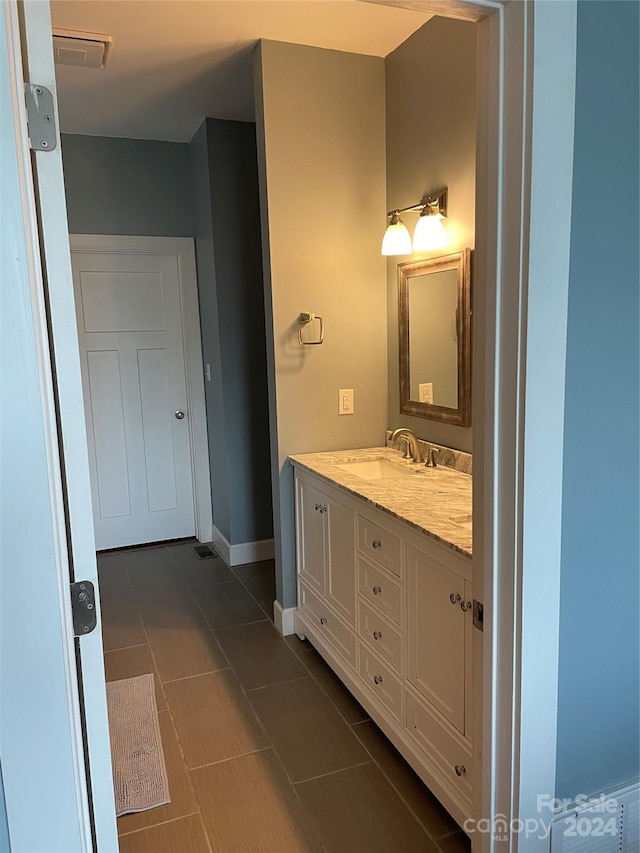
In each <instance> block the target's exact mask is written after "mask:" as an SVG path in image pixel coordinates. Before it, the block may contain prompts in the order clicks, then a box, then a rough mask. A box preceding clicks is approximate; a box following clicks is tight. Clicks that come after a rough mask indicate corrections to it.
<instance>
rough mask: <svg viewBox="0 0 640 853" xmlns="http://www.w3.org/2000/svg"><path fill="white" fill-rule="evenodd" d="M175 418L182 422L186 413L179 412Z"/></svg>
mask: <svg viewBox="0 0 640 853" xmlns="http://www.w3.org/2000/svg"><path fill="white" fill-rule="evenodd" d="M174 417H175V419H176V420H177V421H181V420H182V419H183V418H184V412H180V411H178V412H176V413H175V415H174Z"/></svg>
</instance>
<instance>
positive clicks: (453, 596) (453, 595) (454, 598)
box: [449, 592, 462, 604]
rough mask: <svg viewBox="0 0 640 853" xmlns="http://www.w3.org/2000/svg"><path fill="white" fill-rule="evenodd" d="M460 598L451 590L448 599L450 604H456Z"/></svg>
mask: <svg viewBox="0 0 640 853" xmlns="http://www.w3.org/2000/svg"><path fill="white" fill-rule="evenodd" d="M461 600H462V598H461V596H459V595H458V593H457V592H452V593H451V595H450V596H449V601H450V602H451V603H452V604H457V603H458V602H459V601H461Z"/></svg>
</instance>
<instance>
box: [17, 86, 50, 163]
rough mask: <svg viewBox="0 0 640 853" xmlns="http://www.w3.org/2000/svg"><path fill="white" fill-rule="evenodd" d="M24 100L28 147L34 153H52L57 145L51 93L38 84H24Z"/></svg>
mask: <svg viewBox="0 0 640 853" xmlns="http://www.w3.org/2000/svg"><path fill="white" fill-rule="evenodd" d="M24 99H25V102H26V104H27V124H28V128H29V146H30V147H31V148H32V149H33V150H34V151H53V149H54V148H55V147H56V145H57V144H58V137H57V133H56V118H55V116H56V113H55V109H54V105H53V95H52V94H51V91H50V90H49V89H47V87H46V86H41V85H40V84H39V83H25V84H24Z"/></svg>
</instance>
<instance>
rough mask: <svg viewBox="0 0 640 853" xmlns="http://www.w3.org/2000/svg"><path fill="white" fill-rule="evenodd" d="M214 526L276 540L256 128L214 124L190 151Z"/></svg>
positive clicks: (239, 538) (238, 538) (246, 538)
mask: <svg viewBox="0 0 640 853" xmlns="http://www.w3.org/2000/svg"><path fill="white" fill-rule="evenodd" d="M189 150H190V156H191V167H192V180H193V188H194V200H195V211H196V223H197V231H196V256H197V263H198V288H199V294H200V322H201V327H202V340H203V351H204V352H203V354H204V361H205V363H209V364H210V365H211V370H212V376H211V382H206V383H205V393H206V404H207V417H208V425H209V453H210V463H211V479H212V485H213V488H212V499H213V516H214V524H215V525H216V527H217V528H218V530H220V532H221V533H222V534H223V535H224V536H225V537H226V538H227V539H228V540H229V542H231V544H232V545H235V544H239V543H242V542H255V541H260V540H263V539H271V537H272V535H273V523H272V513H271V474H270V464H269V420H268V402H267V369H266V355H265V346H266V344H265V323H264V297H263V285H262V253H261V243H260V205H259V194H258V172H257V168H258V167H257V154H256V133H255V125H254V124H253V123H248V122H237V121H222V120H217V119H206V120H205V121H204V122H203V124H202V125H201V127H200V129H199V130H198V132H197V133H196V135H195V136H194V138H193V139H192V141H191V143H190V145H189Z"/></svg>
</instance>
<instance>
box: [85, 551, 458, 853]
mask: <svg viewBox="0 0 640 853" xmlns="http://www.w3.org/2000/svg"><path fill="white" fill-rule="evenodd" d="M194 544H195V543H180V544H174V545H169V546H167V547H154V548H141V549H133V550H127V551H122V552H119V553H109V554H106V555H103V556H99V558H98V570H99V576H100V592H101V601H102V618H103V638H104V649H105V667H106V675H107V680H108V681H111V680H115V679H118V678H128V677H131V676H134V675H140V674H142V673H145V672H153V673H154V674H155V677H156V695H157V700H158V715H159V720H160V729H161V735H162V743H163V748H164V752H165V760H166V764H167V772H168V776H169V785H170V794H171V803H170V804H169V805H166V806H161V807H159V808H156V809H151V810H150V811H147V812H141V813H139V814H132V815H125V816H123V817H122V818H119V820H118V832H119V835H120V849H121V850H122V851H124V853H165V851H166V853H201V851H202V853H206V851H211V853H302V852H303V851H314V853H316V852H317V853H322V851H330V853H334V851H335V853H468V851H469V850H470V845H469V841H468V839H467V838H466V836H465V835H464V833H462V832H461V831H460V830H459V829H458V827H457V825H456V823H455V822H454V821H453V820H452V818H451V817H450V816H449V815H448V814H447V812H446V811H445V810H444V809H443V808H442V807H441V806H440V804H439V803H438V802H437V800H436V799H435V798H434V797H433V796H432V795H431V794H430V793H429V791H428V790H427V788H426V787H425V786H424V785H423V784H422V782H421V781H420V779H419V778H418V777H417V776H416V775H415V773H414V772H413V771H412V770H411V768H410V767H409V766H408V764H407V763H406V762H405V761H404V760H403V759H402V757H401V756H400V755H399V753H398V752H397V751H396V750H395V749H394V747H393V746H392V745H391V744H390V743H389V741H388V740H387V739H386V738H385V736H384V735H383V734H382V733H381V732H380V730H379V729H378V728H377V726H376V725H375V724H374V723H373V722H371V720H369V718H368V717H367V714H366V712H365V711H364V710H363V708H362V707H361V706H360V705H359V704H358V702H356V700H355V699H354V698H353V697H352V695H351V694H350V693H349V691H348V690H347V689H346V688H345V687H344V685H343V684H342V682H341V681H340V680H339V679H338V678H337V677H336V676H335V675H334V674H333V672H332V671H331V669H330V668H329V667H328V666H327V665H326V664H325V663H324V661H323V660H322V658H321V657H320V655H319V654H318V653H317V652H316V651H315V650H314V649H313V648H312V647H311V646H310V645H309V643H307V642H304V643H303V642H301V641H300V640H299V639H298V638H297V637H295V636H294V637H287V638H286V639H283V638H282V637H280V635H279V634H278V633H277V632H276V630H275V628H274V627H273V625H272V623H271V621H270V620H271V610H272V603H273V600H274V598H275V588H274V573H273V562H272V561H267V562H264V563H252V564H250V565H246V566H238V567H236V568H235V569H230V568H229V567H228V566H226V565H225V564H224V562H223V561H222V559H221V558H216V559H213V560H211V559H210V560H200V559H198V557H197V556H196V554H195V552H194V550H193V545H194Z"/></svg>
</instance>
